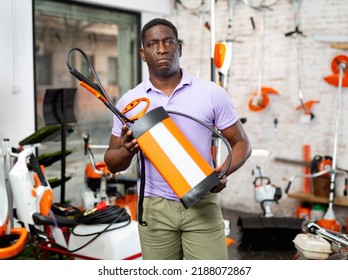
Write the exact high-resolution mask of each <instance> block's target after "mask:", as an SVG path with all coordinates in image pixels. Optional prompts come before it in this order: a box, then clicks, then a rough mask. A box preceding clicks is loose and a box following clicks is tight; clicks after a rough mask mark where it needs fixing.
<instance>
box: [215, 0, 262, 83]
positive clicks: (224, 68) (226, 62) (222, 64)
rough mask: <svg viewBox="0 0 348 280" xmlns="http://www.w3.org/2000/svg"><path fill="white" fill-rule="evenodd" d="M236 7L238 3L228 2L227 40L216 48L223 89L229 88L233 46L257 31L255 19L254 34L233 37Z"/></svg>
mask: <svg viewBox="0 0 348 280" xmlns="http://www.w3.org/2000/svg"><path fill="white" fill-rule="evenodd" d="M235 6H236V1H234V0H228V10H229V17H228V28H227V38H226V40H222V41H219V42H217V43H215V47H214V59H213V60H214V64H215V68H216V70H217V72H218V75H219V80H218V84H219V85H220V86H222V87H223V88H227V78H228V72H229V69H230V67H231V64H232V46H233V43H240V42H241V41H239V40H237V38H238V37H240V36H250V35H252V34H253V33H254V31H255V24H254V20H253V18H250V20H251V25H252V32H251V33H249V34H236V35H235V36H233V34H232V23H233V15H234V8H235Z"/></svg>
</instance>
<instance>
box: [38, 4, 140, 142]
mask: <svg viewBox="0 0 348 280" xmlns="http://www.w3.org/2000/svg"><path fill="white" fill-rule="evenodd" d="M34 7H35V8H34V11H35V21H34V22H35V44H36V48H35V67H36V71H35V74H36V81H37V82H36V105H37V128H41V127H43V126H44V125H45V123H44V118H43V116H42V114H43V113H42V112H43V111H42V101H43V99H44V95H45V91H46V90H47V89H49V88H77V93H76V97H75V115H76V118H77V124H76V125H77V127H78V128H79V129H81V130H85V131H86V132H93V134H94V135H93V138H97V139H100V141H103V142H105V139H108V136H109V135H110V126H111V124H110V122H111V119H112V115H111V114H112V113H111V112H110V111H109V110H108V109H107V108H106V107H105V106H104V104H102V103H101V102H100V101H99V100H98V99H96V98H95V97H94V96H93V95H92V94H89V93H87V92H86V90H85V89H83V88H82V87H80V86H79V84H78V82H79V81H78V80H77V79H76V78H75V77H73V76H72V75H71V74H70V72H69V69H68V68H67V66H66V63H65V56H66V53H67V51H68V50H69V49H70V48H72V47H78V48H80V49H82V50H83V51H84V52H85V53H86V54H87V55H88V56H89V57H90V59H91V60H92V63H93V66H94V68H95V69H96V72H97V73H98V76H99V78H100V80H101V82H102V84H103V87H104V88H105V90H106V92H107V93H108V95H109V96H110V98H111V99H112V100H117V99H118V98H119V96H120V95H122V94H123V93H125V92H126V91H127V90H128V89H130V88H132V87H134V86H135V85H136V84H137V83H139V77H140V74H139V71H140V67H139V65H140V61H139V54H138V49H139V46H138V41H139V40H138V36H139V35H138V34H139V26H140V17H139V14H134V13H128V12H124V11H117V10H113V9H110V8H101V7H95V6H90V5H82V4H81V3H71V2H69V3H66V2H58V1H52V0H51V1H47V0H35V1H34ZM119 58H122V61H119ZM72 60H73V62H72V64H74V67H76V69H78V70H79V71H80V72H81V73H82V74H84V75H86V77H89V78H90V79H91V80H93V77H92V76H91V73H90V71H88V67H87V64H86V63H85V61H84V60H83V58H82V56H80V55H78V53H76V54H73V56H72ZM120 62H122V71H118V67H119V63H120ZM79 67H80V68H79ZM120 75H121V76H120ZM100 128H104V129H103V130H102V131H101V130H100Z"/></svg>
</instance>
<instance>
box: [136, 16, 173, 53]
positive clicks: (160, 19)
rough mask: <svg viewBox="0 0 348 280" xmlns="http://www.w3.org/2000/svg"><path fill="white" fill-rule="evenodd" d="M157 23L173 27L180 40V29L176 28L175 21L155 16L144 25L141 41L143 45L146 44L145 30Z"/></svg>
mask: <svg viewBox="0 0 348 280" xmlns="http://www.w3.org/2000/svg"><path fill="white" fill-rule="evenodd" d="M156 25H165V26H168V27H169V28H171V29H172V30H173V32H174V35H175V39H176V40H177V41H179V39H178V30H177V29H176V27H175V26H174V24H173V23H171V22H170V21H168V20H166V19H164V18H154V19H152V20H150V21H149V22H148V23H146V24H145V25H144V26H143V29H142V30H141V43H142V45H143V46H144V40H145V32H146V31H147V30H148V29H150V28H151V27H153V26H156Z"/></svg>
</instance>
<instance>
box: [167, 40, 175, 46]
mask: <svg viewBox="0 0 348 280" xmlns="http://www.w3.org/2000/svg"><path fill="white" fill-rule="evenodd" d="M165 44H166V45H167V46H172V45H174V44H175V42H174V41H173V40H169V41H165Z"/></svg>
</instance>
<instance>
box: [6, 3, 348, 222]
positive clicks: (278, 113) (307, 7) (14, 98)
mask: <svg viewBox="0 0 348 280" xmlns="http://www.w3.org/2000/svg"><path fill="white" fill-rule="evenodd" d="M69 2H72V3H82V4H89V5H91V6H93V5H96V6H101V7H102V8H110V9H116V10H121V11H122V10H123V11H131V12H132V13H136V14H138V15H139V17H140V23H141V26H142V25H143V24H144V23H146V22H147V21H148V20H150V19H152V18H154V17H164V18H166V19H168V20H170V21H172V22H173V23H174V24H175V25H176V26H177V28H178V32H179V37H180V39H181V40H182V42H183V56H182V58H181V66H182V67H183V68H185V69H186V70H188V71H189V72H191V73H192V74H196V75H198V76H200V77H201V78H204V79H211V75H210V62H211V61H210V58H211V42H210V38H211V37H210V36H211V32H210V30H209V29H208V28H207V25H206V23H208V24H209V22H210V1H203V3H204V4H203V6H202V7H200V8H199V9H196V7H198V6H199V5H198V4H199V3H201V2H202V1H196V0H185V1H181V2H182V3H185V6H186V8H184V7H183V5H180V4H179V3H177V2H176V1H173V0H167V1H163V0H149V1H136V0H129V1H121V0H99V1H93V0H84V1H69ZM234 2H235V8H234V13H233V23H232V26H233V28H232V30H233V34H234V35H235V36H237V41H238V42H235V43H234V44H233V51H232V64H231V68H230V71H229V77H228V85H227V91H228V93H229V95H230V98H231V102H232V103H233V105H234V106H235V108H236V110H237V112H238V114H239V116H240V117H241V118H246V120H247V121H246V123H245V124H244V128H245V130H246V132H247V133H248V135H249V137H250V140H251V143H252V147H253V148H254V149H266V150H269V151H271V154H270V156H269V157H268V158H267V160H266V161H264V162H263V163H262V164H263V171H264V174H265V175H266V176H268V177H269V178H270V179H271V181H272V183H273V184H275V185H276V186H279V187H281V188H282V190H283V197H282V198H281V200H280V201H279V204H277V205H275V206H274V209H273V211H274V213H275V215H279V216H289V217H290V216H295V215H296V210H297V207H298V205H299V200H297V199H294V198H291V197H288V196H287V194H285V189H286V187H287V184H288V181H289V179H290V178H291V177H292V176H294V175H297V174H302V172H303V166H302V165H299V164H289V163H282V162H279V161H276V160H275V158H276V157H279V158H285V159H291V160H295V161H296V160H297V161H301V160H302V156H303V154H302V149H303V146H304V145H310V148H311V155H312V156H314V155H332V152H333V138H334V123H335V112H336V110H337V103H336V98H337V87H334V86H332V85H329V84H328V83H326V82H325V81H324V77H326V76H328V75H330V74H331V73H332V70H331V62H332V59H333V58H334V57H336V56H337V55H340V54H345V53H347V51H346V50H338V49H335V48H332V47H331V44H330V43H328V42H323V41H320V40H317V39H316V36H320V35H342V36H343V35H347V30H348V17H347V13H348V2H347V1H345V0H317V1H311V0H304V1H303V2H302V5H301V8H300V28H301V30H302V31H303V33H304V34H305V35H306V36H305V37H300V39H299V41H300V48H299V49H300V53H299V64H300V72H301V73H298V70H297V62H298V60H297V52H296V44H297V40H296V38H291V37H286V36H285V33H287V32H289V31H292V30H294V28H295V25H294V13H295V11H294V7H293V4H292V1H288V0H281V1H278V2H277V4H276V5H274V6H272V7H271V9H267V10H266V11H265V33H264V59H263V61H264V63H263V85H264V86H267V87H271V88H274V89H276V90H277V91H278V92H279V94H278V95H272V96H270V100H271V101H270V105H269V107H267V109H265V110H264V111H262V112H258V113H256V112H251V111H250V110H249V108H248V102H249V100H250V97H251V95H252V94H253V93H254V92H255V91H256V90H257V87H258V71H259V61H260V54H261V53H260V47H261V39H262V38H261V33H260V26H261V21H262V13H261V12H260V11H258V10H255V9H252V8H251V7H249V6H248V5H246V4H245V3H244V1H234ZM251 2H252V1H251ZM269 2H274V1H269ZM266 3H267V1H266ZM0 11H1V12H0V15H1V16H0V23H1V24H0V34H2V38H3V39H2V43H1V44H0V60H1V61H2V67H0V77H1V83H0V104H1V105H2V106H1V107H2V108H1V110H0V138H1V139H5V138H8V139H10V141H11V143H12V145H13V146H16V145H18V143H19V142H20V141H21V140H22V139H24V138H25V137H27V136H28V135H30V134H32V133H33V132H34V131H35V129H36V123H35V122H36V119H35V116H36V111H35V104H36V98H35V96H36V95H35V88H36V87H35V84H34V83H35V79H34V59H33V57H34V45H35V44H34V42H33V40H34V39H33V38H34V37H33V2H32V1H29V0H27V1H20V0H7V1H1V2H0ZM228 16H229V13H228V1H227V0H217V1H216V5H215V21H216V22H215V31H216V32H215V37H216V41H219V40H224V39H226V36H227V26H228ZM251 17H252V18H253V20H254V22H255V30H254V31H252V26H251V23H250V18H251ZM62 51H63V52H65V51H66V50H62ZM55 63H56V64H61V66H59V67H62V68H64V67H65V58H64V57H63V56H62V57H61V61H55ZM140 68H141V73H142V77H145V76H146V75H147V69H146V65H145V64H141V66H140ZM140 68H139V70H140ZM66 71H68V69H66ZM298 75H300V78H301V89H302V93H303V96H304V99H305V100H317V101H319V102H318V103H316V104H314V105H313V107H312V112H313V114H314V115H315V117H314V118H313V119H312V120H309V119H308V118H307V117H306V116H304V113H303V111H302V110H297V109H296V107H298V106H299V105H300V103H299V97H298V87H299V85H298ZM60 87H65V85H64V84H62V85H61V86H60ZM347 94H348V92H347V90H346V89H343V94H342V99H341V100H342V101H341V106H342V110H341V115H340V127H339V135H338V153H337V154H338V158H337V166H338V167H340V168H342V169H346V170H347V169H348V153H347V149H348V131H347V129H346V128H347V127H348V123H347V122H348V110H347V106H348V104H347V102H348V95H347ZM90 102H95V104H97V103H98V101H97V100H91V101H90ZM89 105H90V104H89ZM96 106H99V107H98V108H100V110H104V108H103V107H102V106H100V105H99V104H98V105H96ZM105 110H106V108H105ZM109 116H110V122H109V125H110V127H103V128H101V132H99V130H97V131H95V133H96V134H97V133H106V135H104V136H102V137H101V136H100V135H98V137H97V136H96V135H91V140H92V143H91V144H101V145H107V144H108V140H109V135H107V133H108V131H110V130H111V117H112V116H111V114H110V115H109ZM275 119H276V120H277V122H278V123H277V126H276V127H275V125H274V120H275ZM81 136H82V135H81V130H78V133H77V134H76V135H75V137H72V138H71V140H69V139H68V142H67V144H68V146H69V147H71V148H73V149H74V151H75V152H74V153H75V156H71V157H70V156H69V157H68V158H67V173H72V174H74V177H73V178H72V179H71V180H70V181H68V182H67V184H66V199H72V201H73V203H74V204H75V205H76V206H78V205H80V204H81V201H80V197H81V189H82V186H83V185H84V184H85V182H84V166H85V164H86V162H87V161H88V160H87V158H86V157H84V155H83V149H82V147H83V139H82V137H81ZM93 141H95V142H94V143H93ZM47 145H48V144H47ZM52 145H53V146H54V145H56V147H59V143H55V144H52ZM40 149H45V145H43V146H41V147H40ZM223 152H224V151H223ZM77 155H78V156H77ZM99 156H101V155H99ZM77 159H79V160H77ZM59 167H60V166H59V165H56V166H55V167H54V168H53V169H51V170H49V171H48V172H52V175H54V174H58V176H59ZM252 168H253V165H252V164H251V162H250V161H248V162H247V163H246V164H245V165H244V166H243V167H242V168H241V169H240V170H238V171H237V172H235V173H234V174H233V175H231V176H230V177H229V180H228V188H226V189H225V190H224V191H223V192H222V193H221V195H220V201H221V205H222V207H223V208H224V209H226V210H238V211H244V212H248V213H261V208H260V205H259V204H258V203H257V202H255V199H254V186H253V179H254V178H253V176H252V173H251V172H252ZM55 172H56V173H55ZM341 179H342V178H340V177H338V180H337V181H338V182H337V187H336V190H335V192H336V195H339V196H342V195H343V181H342V180H341ZM302 187H303V180H302V179H297V180H294V182H293V184H292V186H291V189H290V191H289V193H291V192H300V191H302ZM59 191H60V190H59V188H57V189H55V198H56V199H57V200H59ZM347 206H348V205H346V206H337V205H336V206H335V213H336V215H337V219H338V220H339V221H340V222H341V224H343V225H345V218H346V216H347V208H346V207H347Z"/></svg>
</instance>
